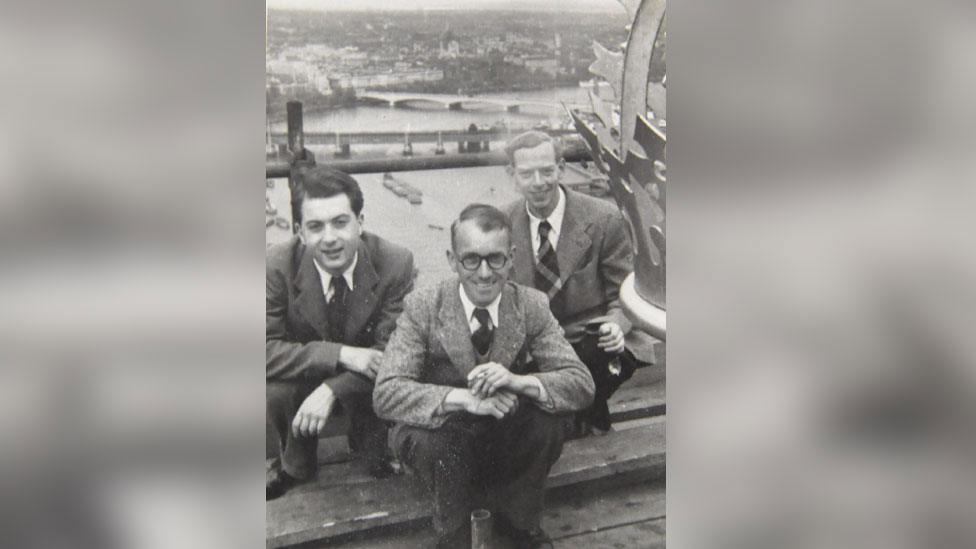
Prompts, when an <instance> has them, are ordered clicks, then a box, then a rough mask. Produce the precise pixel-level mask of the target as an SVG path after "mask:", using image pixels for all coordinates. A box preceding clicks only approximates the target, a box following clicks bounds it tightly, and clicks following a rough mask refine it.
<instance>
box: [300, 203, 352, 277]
mask: <svg viewBox="0 0 976 549" xmlns="http://www.w3.org/2000/svg"><path fill="white" fill-rule="evenodd" d="M362 223H363V216H362V215H356V214H355V213H354V212H353V211H352V206H351V205H350V203H349V197H348V196H346V195H345V194H337V195H335V196H330V197H329V198H306V199H305V200H304V201H303V202H302V224H301V227H300V228H299V231H298V235H299V237H300V238H301V239H302V242H304V243H305V245H306V246H308V247H309V248H310V249H311V250H312V253H313V257H314V258H315V262H316V263H318V264H319V266H320V267H322V268H323V269H325V271H327V272H328V273H329V274H332V275H340V274H342V273H344V272H345V271H346V269H348V268H349V265H352V261H353V259H354V258H355V257H356V252H357V251H358V250H359V242H360V239H359V236H360V234H361V233H362Z"/></svg>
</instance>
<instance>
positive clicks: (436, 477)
mask: <svg viewBox="0 0 976 549" xmlns="http://www.w3.org/2000/svg"><path fill="white" fill-rule="evenodd" d="M475 438H476V433H475V431H474V430H473V429H471V428H470V426H467V425H464V424H463V423H462V422H460V421H448V422H447V423H445V424H444V425H443V426H441V427H440V428H437V429H423V428H419V427H411V426H407V425H402V426H400V427H398V428H397V430H396V432H395V434H394V439H393V446H394V448H395V450H396V455H397V458H399V459H400V461H401V462H403V463H404V465H406V466H407V467H408V468H409V469H410V470H411V471H412V472H413V473H414V474H416V475H417V476H418V477H419V478H420V481H421V483H423V485H424V487H425V488H426V489H427V490H428V492H430V493H431V494H432V495H433V499H434V529H435V530H436V531H437V533H438V535H440V536H444V535H446V534H449V533H451V532H454V531H456V530H457V529H459V528H462V527H464V526H465V525H466V524H468V521H469V518H468V517H469V515H470V513H471V510H472V508H473V506H474V503H475V479H476V476H477V471H476V448H475V446H476V443H475Z"/></svg>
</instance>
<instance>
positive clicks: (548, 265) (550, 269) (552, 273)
mask: <svg viewBox="0 0 976 549" xmlns="http://www.w3.org/2000/svg"><path fill="white" fill-rule="evenodd" d="M551 230H552V225H550V224H549V222H548V221H542V223H539V241H540V242H539V253H538V255H537V256H536V257H537V259H538V261H536V264H535V287H536V288H537V289H539V290H541V291H543V292H545V293H546V294H547V295H548V296H549V299H550V300H551V299H552V298H553V297H554V296H555V295H556V294H557V293H559V289H560V288H562V287H563V282H562V280H560V279H559V263H558V262H557V261H556V250H555V249H554V248H553V247H552V244H550V243H549V231H551Z"/></svg>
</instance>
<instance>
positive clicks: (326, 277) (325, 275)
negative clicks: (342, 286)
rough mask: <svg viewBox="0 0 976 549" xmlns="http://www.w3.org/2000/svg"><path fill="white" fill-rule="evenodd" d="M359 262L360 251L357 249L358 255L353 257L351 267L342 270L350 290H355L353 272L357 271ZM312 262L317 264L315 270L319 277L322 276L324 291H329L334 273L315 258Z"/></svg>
mask: <svg viewBox="0 0 976 549" xmlns="http://www.w3.org/2000/svg"><path fill="white" fill-rule="evenodd" d="M358 262H359V252H358V251H357V252H356V256H355V257H353V258H352V263H350V264H349V267H347V268H346V270H345V271H343V272H342V278H345V279H346V285H347V286H349V291H352V290H353V285H352V274H353V273H354V272H355V271H356V263H358ZM312 263H314V264H315V270H317V271H318V272H319V277H321V278H322V291H323V292H324V293H326V294H327V293H329V286H331V285H332V275H331V274H330V273H329V271H326V270H325V269H323V268H322V267H321V266H320V265H319V262H318V261H315V259H314V258H313V259H312Z"/></svg>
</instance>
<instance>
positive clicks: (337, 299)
mask: <svg viewBox="0 0 976 549" xmlns="http://www.w3.org/2000/svg"><path fill="white" fill-rule="evenodd" d="M329 286H330V287H331V288H332V299H331V300H329V306H328V313H329V314H328V320H329V334H330V335H331V336H332V341H333V342H336V343H342V342H343V338H344V337H345V327H346V295H347V294H348V293H349V286H348V285H347V284H346V277H344V276H333V277H332V282H331V283H330V284H329Z"/></svg>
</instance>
